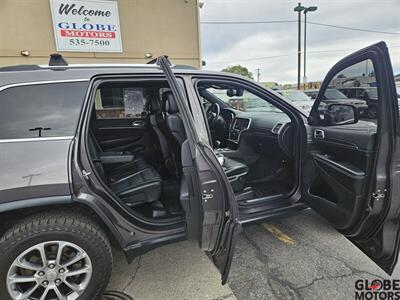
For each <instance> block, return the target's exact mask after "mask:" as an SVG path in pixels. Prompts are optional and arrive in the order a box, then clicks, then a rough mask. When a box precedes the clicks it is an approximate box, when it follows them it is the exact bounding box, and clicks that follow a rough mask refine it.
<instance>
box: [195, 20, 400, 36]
mask: <svg viewBox="0 0 400 300" xmlns="http://www.w3.org/2000/svg"><path fill="white" fill-rule="evenodd" d="M295 22H297V21H296V20H273V21H204V22H200V23H201V24H204V25H217V24H218V25H246V24H247V25H250V24H280V23H295ZM307 23H308V24H312V25H317V26H324V27H332V28H337V29H345V30H353V31H362V32H370V33H379V34H391V35H399V36H400V32H392V31H379V30H373V29H365V28H356V27H347V26H339V25H334V24H326V23H319V22H310V21H308V22H307Z"/></svg>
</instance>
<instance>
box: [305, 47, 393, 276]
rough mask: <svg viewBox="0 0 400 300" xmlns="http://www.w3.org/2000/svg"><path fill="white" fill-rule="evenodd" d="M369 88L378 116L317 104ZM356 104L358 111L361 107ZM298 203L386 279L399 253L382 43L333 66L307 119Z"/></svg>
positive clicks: (388, 73)
mask: <svg viewBox="0 0 400 300" xmlns="http://www.w3.org/2000/svg"><path fill="white" fill-rule="evenodd" d="M356 87H369V88H371V89H373V88H375V89H376V93H377V95H378V113H377V114H376V116H374V118H372V117H371V114H369V113H368V110H366V107H368V109H369V108H370V107H369V103H368V102H366V103H364V104H363V105H359V106H357V107H356V106H354V105H348V106H346V105H345V104H344V103H346V101H348V102H349V104H351V103H352V102H353V103H354V101H353V100H354V99H348V98H346V97H344V98H343V99H342V100H341V101H339V102H340V103H337V104H329V105H327V104H324V102H321V100H322V99H323V98H324V95H325V93H327V92H332V90H339V89H340V88H356ZM361 104H362V103H361ZM306 129H307V131H308V133H307V136H308V142H307V153H306V156H305V157H304V158H303V162H302V185H301V190H302V200H303V201H304V202H305V203H306V204H307V205H308V206H310V207H311V208H313V209H314V210H315V211H317V212H318V213H319V214H320V215H321V216H323V217H324V218H326V219H327V220H328V221H329V222H330V223H331V224H332V225H333V226H334V227H335V228H336V229H338V230H339V231H340V232H341V233H343V234H344V235H345V236H346V237H347V238H348V239H349V240H350V241H352V242H353V243H354V244H355V245H356V246H357V247H358V248H360V249H361V250H362V251H363V252H364V253H365V254H366V255H368V256H369V257H370V258H371V259H372V260H373V261H374V262H375V263H376V264H377V265H379V266H380V267H381V268H382V269H383V270H385V271H386V272H387V273H389V274H391V273H392V272H393V269H394V267H395V264H396V262H397V258H398V252H399V229H400V222H399V221H400V218H399V217H400V143H399V141H400V136H399V111H398V103H397V96H396V89H395V83H394V75H393V70H392V66H391V62H390V58H389V54H388V49H387V47H386V44H385V43H384V42H380V43H377V44H375V45H372V46H370V47H367V48H365V49H362V50H360V51H358V52H356V53H354V54H352V55H350V56H348V57H346V58H344V59H343V60H341V61H340V62H339V63H337V64H336V65H335V66H334V67H333V68H332V69H331V70H330V71H329V73H328V75H327V77H326V78H325V80H324V81H323V83H322V86H321V89H320V91H319V94H318V96H317V98H316V101H315V103H314V106H313V108H312V110H311V116H310V118H309V126H306Z"/></svg>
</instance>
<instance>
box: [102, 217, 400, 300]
mask: <svg viewBox="0 0 400 300" xmlns="http://www.w3.org/2000/svg"><path fill="white" fill-rule="evenodd" d="M383 278H384V279H387V278H390V277H389V276H387V275H386V274H385V273H384V272H383V271H382V270H380V269H379V267H377V266H376V265H375V264H374V263H373V262H371V261H370V260H369V259H368V258H367V257H366V256H365V255H364V254H363V253H362V252H361V251H360V250H359V249H358V248H356V247H355V246H354V245H353V244H351V243H350V242H349V241H348V240H347V239H346V238H344V237H343V236H341V235H340V234H339V233H337V232H336V231H335V230H334V229H332V228H331V226H329V225H328V224H327V223H326V222H325V221H324V220H323V219H322V218H320V217H319V216H318V215H316V214H315V213H313V212H312V211H307V212H305V213H302V214H299V215H296V216H292V217H287V218H283V219H279V220H276V221H272V222H268V223H263V224H253V225H247V226H244V230H243V233H241V234H240V236H239V240H238V243H237V247H236V251H235V256H234V259H233V263H232V268H231V271H230V275H229V280H228V284H227V285H225V286H221V284H220V275H219V273H218V271H217V270H216V268H215V267H214V266H213V264H212V263H211V261H210V260H209V259H208V257H207V256H206V255H205V254H204V253H202V252H201V251H200V250H199V249H198V247H197V245H196V244H195V243H189V242H181V243H177V244H172V245H167V246H163V247H160V248H158V249H155V250H153V251H150V252H149V253H146V254H144V255H142V256H141V257H139V258H137V259H135V260H134V262H133V263H132V264H131V265H128V264H127V263H126V262H125V258H124V257H123V255H122V254H121V253H119V252H116V253H115V265H114V272H113V276H112V278H111V283H110V286H109V288H110V289H118V290H122V291H125V292H126V293H128V294H130V295H131V296H132V297H133V298H134V299H135V300H142V299H167V300H168V299H171V300H172V299H174V300H180V299H199V300H200V299H201V300H203V299H204V300H217V299H219V300H225V299H228V300H233V299H239V300H252V299H271V300H275V299H279V300H280V299H330V300H334V299H340V300H346V299H355V282H356V280H359V279H369V280H371V279H383ZM392 278H393V279H394V278H396V279H400V268H398V267H397V268H396V270H395V272H394V274H393V276H392Z"/></svg>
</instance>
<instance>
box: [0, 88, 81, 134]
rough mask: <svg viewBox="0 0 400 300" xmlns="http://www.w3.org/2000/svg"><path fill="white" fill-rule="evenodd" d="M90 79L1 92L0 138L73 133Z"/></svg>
mask: <svg viewBox="0 0 400 300" xmlns="http://www.w3.org/2000/svg"><path fill="white" fill-rule="evenodd" d="M87 87H88V83H87V82H71V83H52V84H37V85H26V86H19V87H12V88H8V89H5V90H3V91H2V92H0V103H1V107H2V109H1V110H0V124H1V125H0V128H1V130H0V139H17V138H35V137H57V136H72V135H74V134H75V130H76V125H77V122H78V118H79V113H80V111H81V107H82V103H83V100H84V98H85V94H86V90H87Z"/></svg>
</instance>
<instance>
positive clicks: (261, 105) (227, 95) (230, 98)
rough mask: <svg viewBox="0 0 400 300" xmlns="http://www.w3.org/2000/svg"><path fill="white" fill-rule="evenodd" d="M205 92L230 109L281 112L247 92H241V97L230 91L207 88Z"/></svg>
mask: <svg viewBox="0 0 400 300" xmlns="http://www.w3.org/2000/svg"><path fill="white" fill-rule="evenodd" d="M207 91H208V92H209V93H211V94H213V95H214V96H215V97H217V98H219V99H220V100H221V101H223V102H225V103H226V104H228V105H229V106H230V107H232V108H234V109H237V110H240V111H258V112H278V113H282V111H281V110H280V109H278V108H277V107H275V106H274V105H272V104H270V103H268V102H267V101H265V100H264V99H262V98H260V97H258V96H256V95H254V94H252V93H250V92H248V91H243V93H242V94H241V95H236V94H235V92H236V91H235V90H232V89H223V88H222V89H216V88H208V89H207Z"/></svg>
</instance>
